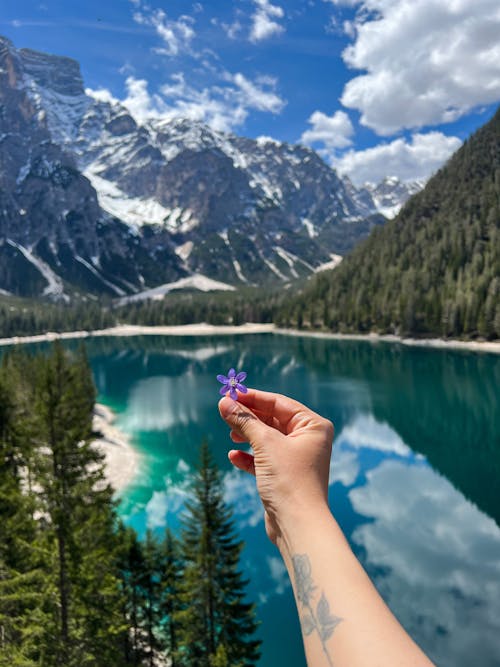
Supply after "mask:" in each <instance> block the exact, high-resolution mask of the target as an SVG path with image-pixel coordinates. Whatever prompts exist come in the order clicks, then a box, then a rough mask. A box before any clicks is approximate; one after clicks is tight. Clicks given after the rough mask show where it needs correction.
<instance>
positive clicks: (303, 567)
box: [292, 554, 342, 667]
mask: <svg viewBox="0 0 500 667" xmlns="http://www.w3.org/2000/svg"><path fill="white" fill-rule="evenodd" d="M292 563H293V572H294V576H295V589H296V594H297V600H298V601H299V603H300V605H301V606H302V607H303V613H300V609H299V613H300V623H301V625H302V631H303V632H304V634H305V635H306V636H309V635H310V634H311V633H312V632H314V631H315V630H316V632H317V633H318V635H319V638H320V641H321V646H322V648H323V652H324V654H325V656H326V659H327V660H328V664H329V665H330V667H333V662H332V659H331V657H330V653H329V651H328V648H327V646H326V642H327V640H328V639H330V637H331V636H332V635H333V632H334V630H335V628H336V627H337V625H338V624H339V623H340V621H341V620H342V619H341V618H338V617H337V616H334V615H333V614H332V613H331V612H330V604H329V603H328V600H327V599H326V597H325V594H324V592H322V593H321V597H320V599H319V602H318V604H317V605H316V611H314V608H313V601H312V598H313V593H314V591H315V590H316V588H317V587H316V586H315V585H314V584H313V581H312V577H311V563H310V561H309V557H308V556H307V554H297V555H295V556H292Z"/></svg>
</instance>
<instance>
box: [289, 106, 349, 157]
mask: <svg viewBox="0 0 500 667" xmlns="http://www.w3.org/2000/svg"><path fill="white" fill-rule="evenodd" d="M308 123H310V125H311V126H312V127H311V129H309V130H306V131H305V132H304V133H303V134H302V136H301V138H300V141H301V142H302V143H304V144H307V145H309V146H310V145H312V144H315V143H322V144H324V146H325V147H326V148H327V149H328V150H331V149H334V148H345V147H347V146H350V145H351V144H352V140H351V137H352V135H353V134H354V128H353V126H352V123H351V120H350V118H349V116H348V115H347V114H346V113H345V111H336V112H335V113H334V114H333V115H332V116H327V115H326V114H324V113H323V112H321V111H315V112H314V113H313V114H312V115H311V116H310V118H309V120H308Z"/></svg>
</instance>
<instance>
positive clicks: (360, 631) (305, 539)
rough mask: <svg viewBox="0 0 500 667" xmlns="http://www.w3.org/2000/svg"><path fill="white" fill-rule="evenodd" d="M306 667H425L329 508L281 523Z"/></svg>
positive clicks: (282, 549) (282, 546) (280, 545)
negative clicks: (307, 666) (377, 666)
mask: <svg viewBox="0 0 500 667" xmlns="http://www.w3.org/2000/svg"><path fill="white" fill-rule="evenodd" d="M277 545H278V548H279V549H280V552H281V554H282V556H283V559H284V561H285V564H286V566H287V569H288V572H289V574H290V579H291V581H292V583H293V588H294V592H295V598H296V602H297V608H298V612H299V616H300V621H301V628H302V634H303V638H304V647H305V652H306V657H307V663H308V665H309V667H323V666H325V667H332V666H333V665H334V666H335V667H368V666H369V667H373V666H375V665H381V666H382V665H383V666H384V667H393V666H394V667H396V666H397V667H410V666H411V667H429V666H431V665H432V663H431V662H430V661H429V660H428V658H427V657H426V656H425V655H424V654H423V653H422V651H421V650H420V649H419V648H418V646H417V645H416V644H415V643H414V642H413V640H412V639H411V638H410V637H409V636H408V635H407V633H406V632H405V631H404V630H403V628H402V627H401V626H400V624H399V623H398V621H397V620H396V618H395V617H394V616H393V615H392V613H391V612H390V610H389V609H388V607H387V606H386V604H385V603H384V601H383V600H382V598H381V597H380V595H379V594H378V593H377V591H376V589H375V587H374V586H373V584H372V583H371V581H370V579H369V578H368V576H367V574H366V573H365V571H364V570H363V568H362V567H361V565H360V563H359V562H358V560H357V558H356V557H355V556H354V554H353V553H352V551H351V549H350V547H349V545H348V543H347V541H346V539H345V537H344V535H343V533H342V531H341V530H340V528H339V526H338V524H337V522H336V521H335V519H334V518H333V516H332V515H331V513H330V511H329V509H328V507H327V506H326V504H325V505H322V506H320V507H317V508H316V511H314V512H311V511H310V510H309V511H308V512H305V510H303V511H298V512H295V513H290V514H289V515H288V516H287V517H285V518H283V519H282V520H281V521H280V536H279V538H278V540H277Z"/></svg>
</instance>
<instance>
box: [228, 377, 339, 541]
mask: <svg viewBox="0 0 500 667" xmlns="http://www.w3.org/2000/svg"><path fill="white" fill-rule="evenodd" d="M219 411H220V414H221V417H222V418H223V419H224V420H225V421H226V423H227V424H228V425H229V426H230V427H231V433H230V436H231V439H232V440H233V442H235V443H242V442H249V443H250V445H251V447H252V449H253V452H254V454H253V456H252V455H251V454H248V453H246V452H243V451H241V450H231V451H230V452H229V454H228V456H229V460H230V461H231V463H232V464H233V465H234V466H236V467H237V468H239V469H240V470H245V471H246V472H249V473H251V474H252V475H255V477H256V479H257V489H258V492H259V494H260V497H261V499H262V502H263V504H264V509H265V520H266V531H267V534H268V536H269V538H270V539H271V541H272V542H273V543H275V544H276V542H277V540H278V539H279V537H280V535H281V532H282V528H283V524H284V523H286V521H293V520H294V517H296V516H297V514H299V513H303V512H306V513H307V512H314V511H316V509H317V508H318V507H320V506H321V507H324V506H326V507H327V506H328V474H329V469H330V456H331V451H332V441H333V424H332V423H331V422H330V421H328V420H327V419H324V418H323V417H321V416H320V415H318V414H316V413H315V412H313V411H312V410H309V408H307V407H306V406H305V405H302V404H301V403H298V402H297V401H294V400H292V399H291V398H288V397H287V396H282V395H280V394H273V393H269V392H264V391H256V390H254V389H250V390H249V391H248V394H240V395H239V396H238V401H233V400H232V399H230V398H228V397H225V398H223V399H222V400H221V401H220V402H219Z"/></svg>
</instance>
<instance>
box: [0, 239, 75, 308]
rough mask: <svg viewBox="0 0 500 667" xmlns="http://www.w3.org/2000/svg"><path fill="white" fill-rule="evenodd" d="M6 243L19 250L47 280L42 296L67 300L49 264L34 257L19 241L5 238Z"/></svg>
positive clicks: (60, 283) (61, 285) (61, 284)
mask: <svg viewBox="0 0 500 667" xmlns="http://www.w3.org/2000/svg"><path fill="white" fill-rule="evenodd" d="M7 243H8V244H9V245H10V246H12V247H13V248H16V249H17V250H19V252H20V253H21V254H22V255H23V256H24V257H25V258H26V259H27V260H28V262H30V263H31V264H33V266H34V267H35V268H36V269H37V270H38V271H39V272H40V273H41V274H42V276H43V277H44V279H45V280H46V281H47V287H45V288H44V290H43V292H42V294H43V296H51V297H54V298H56V299H62V300H64V301H69V297H68V295H67V294H65V293H64V287H63V283H62V280H61V278H60V277H59V276H58V275H57V274H56V273H54V271H52V269H51V268H50V266H49V265H48V264H46V263H45V262H44V261H42V260H41V259H40V258H39V257H36V255H34V254H33V253H32V252H31V250H28V248H25V247H24V246H22V245H21V244H20V243H15V241H12V240H11V239H7Z"/></svg>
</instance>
